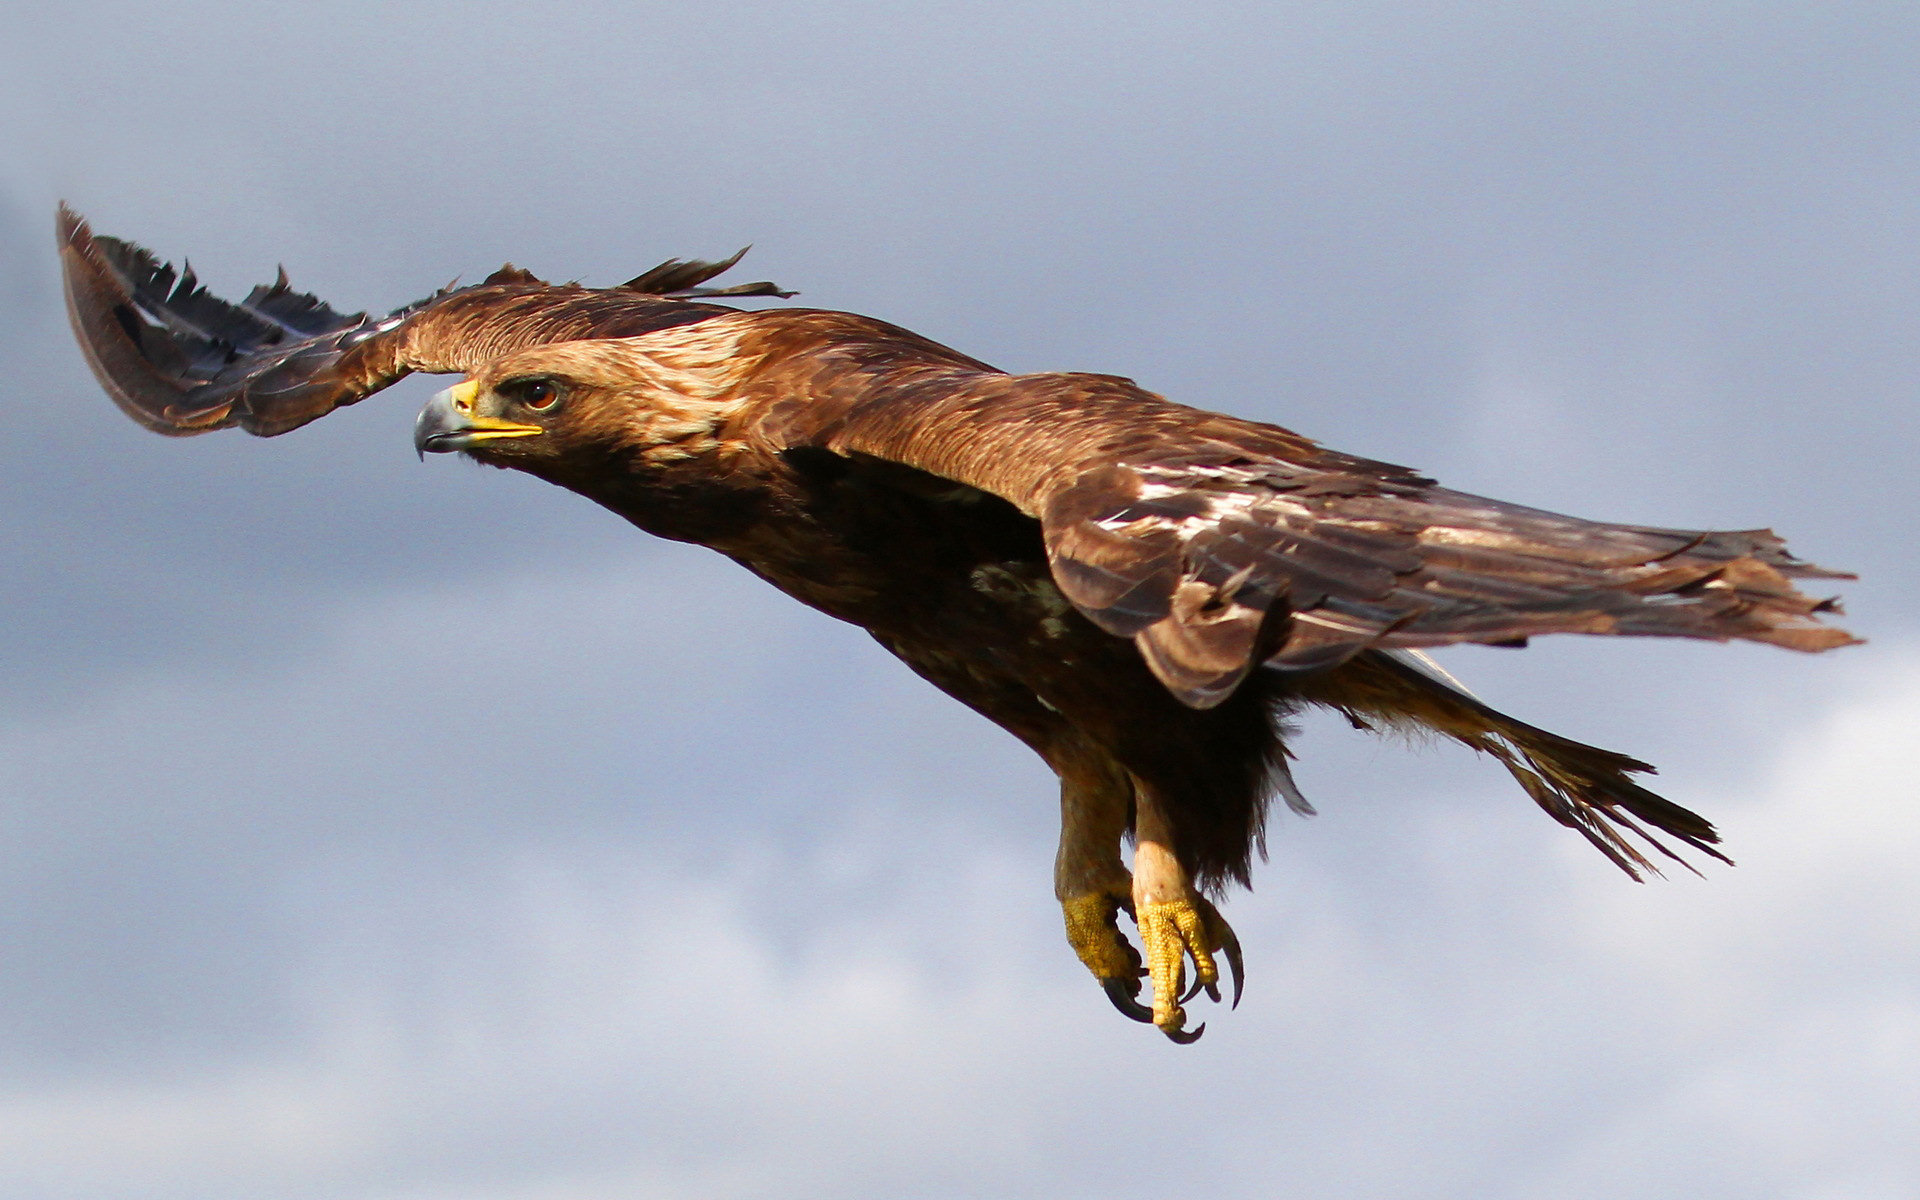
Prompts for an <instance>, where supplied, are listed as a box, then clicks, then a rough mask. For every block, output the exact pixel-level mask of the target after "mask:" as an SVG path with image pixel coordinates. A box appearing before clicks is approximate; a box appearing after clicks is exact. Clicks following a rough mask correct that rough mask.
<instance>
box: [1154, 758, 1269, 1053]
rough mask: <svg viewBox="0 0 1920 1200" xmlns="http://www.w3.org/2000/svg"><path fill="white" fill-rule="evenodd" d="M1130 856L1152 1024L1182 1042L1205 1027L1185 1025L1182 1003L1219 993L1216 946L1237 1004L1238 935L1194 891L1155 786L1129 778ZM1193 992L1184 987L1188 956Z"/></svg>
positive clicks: (1240, 964) (1239, 980) (1240, 962)
mask: <svg viewBox="0 0 1920 1200" xmlns="http://www.w3.org/2000/svg"><path fill="white" fill-rule="evenodd" d="M1134 795H1135V814H1134V830H1135V839H1136V844H1135V848H1134V855H1133V909H1134V923H1135V924H1136V925H1137V926H1138V927H1139V930H1140V944H1141V947H1142V949H1143V950H1144V952H1145V958H1146V965H1147V977H1148V979H1150V980H1151V981H1152V983H1153V1023H1154V1024H1155V1025H1156V1026H1158V1027H1159V1029H1160V1032H1162V1033H1164V1034H1166V1035H1167V1036H1168V1037H1169V1038H1172V1039H1173V1040H1174V1041H1176V1042H1180V1043H1182V1044H1185V1043H1188V1042H1192V1041H1194V1040H1195V1039H1197V1038H1198V1037H1199V1036H1200V1034H1201V1032H1202V1031H1203V1030H1205V1029H1206V1026H1205V1025H1204V1024H1203V1025H1199V1026H1196V1027H1195V1028H1193V1029H1191V1030H1189V1029H1188V1028H1187V1027H1186V1024H1187V1014H1186V1010H1185V1008H1184V1007H1182V1006H1183V1005H1184V1004H1185V1003H1186V1001H1187V1000H1190V999H1192V998H1193V996H1195V995H1197V994H1198V992H1199V991H1205V992H1206V993H1207V995H1208V997H1209V998H1211V999H1213V1000H1215V1001H1216V1002H1217V1001H1218V1000H1219V999H1220V967H1219V963H1218V962H1217V961H1216V959H1215V958H1214V955H1215V954H1216V953H1217V954H1219V955H1221V956H1222V957H1224V958H1225V959H1226V960H1227V966H1228V969H1229V970H1230V971H1231V972H1232V975H1233V1002H1234V1004H1235V1005H1238V1004H1239V1003H1240V994H1241V989H1242V980H1243V978H1244V963H1243V960H1242V958H1241V954H1240V939H1239V938H1238V937H1236V936H1234V932H1233V929H1232V927H1231V926H1229V925H1228V924H1227V922H1226V920H1225V919H1224V918H1223V917H1221V915H1220V910H1219V909H1217V908H1215V907H1214V906H1213V904H1212V903H1211V902H1210V901H1208V900H1207V898H1206V897H1204V896H1202V895H1200V893H1199V892H1197V891H1195V890H1194V887H1193V882H1192V879H1191V877H1190V876H1189V874H1188V872H1187V869H1186V868H1185V867H1184V866H1183V865H1182V864H1181V862H1180V860H1179V857H1178V856H1177V855H1176V854H1175V853H1174V850H1173V837H1172V827H1171V823H1170V821H1169V820H1168V816H1167V814H1166V812H1165V811H1164V810H1163V808H1162V806H1161V804H1160V803H1159V801H1158V798H1157V797H1156V796H1155V795H1154V793H1153V790H1152V789H1151V788H1149V787H1148V786H1146V785H1145V784H1144V783H1142V782H1141V781H1139V780H1135V792H1134ZM1189 960H1190V961H1191V962H1192V963H1193V974H1194V987H1195V989H1196V990H1195V991H1193V992H1188V991H1187V990H1186V970H1187V963H1188V961H1189Z"/></svg>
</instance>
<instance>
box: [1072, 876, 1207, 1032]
mask: <svg viewBox="0 0 1920 1200" xmlns="http://www.w3.org/2000/svg"><path fill="white" fill-rule="evenodd" d="M1060 907H1061V910H1062V911H1063V912H1064V913H1065V915H1066V919H1067V941H1068V942H1070V943H1072V945H1073V952H1074V953H1075V954H1078V955H1079V956H1080V961H1081V962H1083V963H1085V964H1087V969H1088V970H1089V971H1092V972H1093V976H1094V978H1095V979H1098V980H1099V981H1100V986H1101V987H1102V988H1103V989H1105V991H1106V993H1107V999H1108V1000H1111V1001H1112V1002H1113V1006H1114V1007H1115V1008H1117V1009H1119V1010H1120V1012H1121V1014H1122V1015H1124V1016H1127V1017H1131V1018H1132V1019H1134V1020H1136V1021H1139V1022H1142V1023H1143V1024H1151V1025H1154V1026H1157V1027H1158V1028H1159V1029H1160V1031H1161V1032H1162V1033H1164V1034H1166V1035H1167V1036H1168V1037H1170V1038H1172V1039H1173V1040H1174V1041H1176V1042H1180V1043H1183V1044H1184V1043H1187V1042H1192V1041H1194V1040H1195V1039H1197V1038H1198V1037H1199V1036H1200V1034H1201V1032H1202V1031H1203V1030H1205V1029H1206V1026H1205V1025H1201V1026H1199V1027H1197V1028H1195V1029H1192V1030H1189V1029H1187V1028H1186V1020H1187V1018H1186V1012H1185V1010H1184V1009H1182V1008H1181V1005H1183V1004H1185V1003H1186V1002H1187V1001H1189V1000H1191V999H1193V997H1194V996H1195V995H1197V994H1198V993H1199V992H1201V991H1203V990H1204V991H1205V992H1206V993H1207V995H1208V996H1209V997H1211V998H1212V999H1213V1000H1215V1001H1216V1002H1217V1001H1218V1000H1219V999H1220V968H1219V966H1218V965H1217V964H1216V963H1215V961H1214V957H1213V956H1214V954H1215V953H1216V952H1219V953H1223V954H1224V955H1225V957H1226V960H1227V967H1228V969H1229V971H1230V972H1231V973H1232V975H1233V1003H1234V1006H1235V1007H1238V1006H1239V1004H1240V991H1241V983H1242V979H1241V977H1242V975H1243V974H1244V970H1243V966H1242V962H1241V958H1240V939H1239V938H1237V937H1235V936H1234V935H1233V929H1232V927H1230V926H1229V925H1228V924H1227V922H1226V919H1225V918H1223V917H1222V916H1221V915H1220V912H1219V910H1218V909H1216V908H1214V906H1213V905H1212V903H1210V902H1209V901H1208V900H1207V899H1206V898H1205V897H1203V896H1198V895H1190V896H1188V897H1187V898H1185V899H1182V900H1173V901H1168V902H1166V903H1159V904H1146V905H1142V906H1140V908H1139V909H1138V911H1136V910H1135V906H1134V902H1133V900H1132V898H1131V897H1129V896H1125V895H1117V894H1114V893H1111V892H1087V893H1084V894H1082V895H1079V896H1074V897H1071V898H1069V899H1067V900H1063V901H1061V903H1060ZM1122 911H1124V912H1126V913H1127V915H1128V916H1131V917H1133V918H1134V923H1135V924H1136V925H1138V926H1139V929H1140V940H1141V942H1142V943H1143V944H1144V945H1145V946H1146V949H1147V958H1146V965H1145V966H1143V965H1142V963H1141V957H1140V952H1139V951H1137V950H1135V949H1134V948H1133V946H1132V945H1130V944H1129V943H1128V942H1127V939H1126V937H1125V936H1124V935H1122V934H1121V932H1120V926H1119V914H1120V913H1121V912H1122ZM1188 958H1192V959H1193V971H1194V984H1193V989H1192V990H1191V991H1186V992H1185V994H1184V995H1183V994H1182V992H1183V990H1184V985H1185V982H1186V960H1187V959H1188ZM1143 977H1145V978H1151V979H1152V981H1153V993H1154V996H1153V1007H1152V1008H1148V1007H1147V1006H1146V1005H1144V1004H1142V1003H1140V981H1141V979H1142V978H1143Z"/></svg>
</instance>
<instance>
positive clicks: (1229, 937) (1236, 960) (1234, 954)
mask: <svg viewBox="0 0 1920 1200" xmlns="http://www.w3.org/2000/svg"><path fill="white" fill-rule="evenodd" d="M1220 925H1221V929H1222V934H1221V937H1220V951H1221V953H1223V954H1225V955H1226V956H1227V973H1228V974H1229V975H1232V976H1233V1007H1235V1008H1239V1007H1240V993H1241V992H1242V991H1243V990H1244V989H1245V987H1246V982H1247V981H1246V963H1245V962H1244V961H1243V960H1242V959H1241V957H1240V939H1239V938H1237V937H1235V936H1233V930H1231V929H1228V928H1226V922H1224V921H1222V922H1221V923H1220ZM1213 998H1214V999H1215V1000H1218V999H1220V994H1219V993H1218V992H1215V993H1213Z"/></svg>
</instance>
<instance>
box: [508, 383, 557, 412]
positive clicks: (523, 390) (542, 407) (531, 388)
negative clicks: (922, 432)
mask: <svg viewBox="0 0 1920 1200" xmlns="http://www.w3.org/2000/svg"><path fill="white" fill-rule="evenodd" d="M500 390H501V391H503V392H505V393H506V394H507V395H508V396H509V397H511V398H512V400H513V402H514V403H515V404H518V405H519V406H520V407H522V408H526V409H531V410H532V411H534V412H551V411H553V408H554V406H555V405H557V404H559V403H560V385H559V384H557V383H555V382H554V381H553V380H551V379H516V380H514V381H513V382H511V383H508V384H506V385H505V386H503V387H502V388H501V389H500Z"/></svg>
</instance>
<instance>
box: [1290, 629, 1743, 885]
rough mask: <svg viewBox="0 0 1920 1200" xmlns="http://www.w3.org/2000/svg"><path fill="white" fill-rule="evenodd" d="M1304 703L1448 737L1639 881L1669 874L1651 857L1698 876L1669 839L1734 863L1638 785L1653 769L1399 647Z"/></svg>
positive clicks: (1342, 671) (1316, 690)
mask: <svg viewBox="0 0 1920 1200" xmlns="http://www.w3.org/2000/svg"><path fill="white" fill-rule="evenodd" d="M1297 686H1298V690H1299V692H1300V694H1301V695H1302V697H1303V698H1304V699H1306V700H1309V701H1311V702H1313V703H1317V704H1322V705H1326V706H1327V707H1330V708H1334V709H1337V710H1339V711H1340V712H1342V713H1344V714H1346V716H1347V717H1348V719H1350V720H1352V721H1353V722H1354V723H1355V724H1357V725H1360V726H1361V727H1363V728H1371V727H1373V726H1374V725H1375V724H1376V723H1380V724H1386V725H1389V726H1400V727H1403V728H1404V727H1412V728H1417V729H1424V730H1430V731H1432V732H1435V733H1441V734H1445V735H1446V736H1448V737H1450V738H1453V739H1454V740H1455V741H1458V742H1460V743H1462V744H1464V745H1467V746H1471V747H1472V748H1474V749H1475V750H1478V751H1481V752H1482V753H1484V754H1488V755H1491V756H1492V757H1493V758H1495V759H1496V760H1498V761H1499V762H1500V764H1501V765H1502V766H1504V767H1506V769H1507V770H1508V772H1509V773H1511V774H1512V775H1513V777H1514V779H1515V780H1517V781H1518V782H1519V784H1520V786H1521V787H1522V788H1523V789H1524V790H1525V791H1526V793H1527V795H1529V796H1531V797H1532V798H1533V801H1534V803H1536V804H1538V805H1539V806H1540V807H1541V808H1542V809H1544V810H1545V811H1546V813H1547V815H1548V816H1550V817H1552V818H1553V819H1554V820H1555V821H1558V822H1559V823H1560V824H1562V825H1565V826H1566V827H1568V828H1569V829H1572V830H1575V831H1576V832H1578V833H1579V834H1580V835H1581V836H1583V837H1585V838H1586V839H1587V841H1589V842H1590V843H1592V844H1593V846H1594V847H1595V848H1596V849H1598V850H1599V851H1600V852H1601V853H1602V854H1604V855H1606V856H1607V858H1608V859H1609V860H1611V861H1612V862H1613V863H1614V865H1616V866H1618V867H1619V868H1620V869H1621V870H1623V871H1625V872H1626V873H1627V874H1628V875H1629V876H1631V877H1633V878H1634V879H1641V878H1643V877H1644V876H1645V875H1648V874H1652V875H1659V874H1661V870H1660V865H1659V863H1658V862H1656V861H1655V859H1654V858H1650V857H1649V856H1648V851H1651V852H1652V853H1654V854H1656V855H1658V856H1660V857H1661V858H1664V859H1666V860H1668V861H1671V862H1674V863H1678V864H1679V865H1681V866H1683V867H1686V868H1687V869H1688V870H1689V871H1694V872H1695V874H1698V871H1697V870H1695V868H1694V867H1693V865H1692V864H1691V863H1689V862H1688V861H1687V860H1686V859H1685V858H1683V857H1681V855H1680V854H1679V853H1678V852H1677V851H1676V850H1675V849H1674V848H1673V847H1672V846H1670V845H1668V844H1667V842H1665V841H1663V840H1662V838H1663V836H1664V837H1665V838H1671V839H1673V840H1674V841H1677V842H1678V843H1680V844H1681V845H1682V846H1683V847H1686V848H1689V849H1692V850H1696V851H1698V852H1700V853H1702V854H1705V855H1707V856H1708V857H1710V858H1715V859H1719V860H1720V861H1721V862H1725V863H1731V862H1732V861H1733V860H1732V859H1730V858H1728V857H1727V856H1726V855H1725V854H1724V853H1722V852H1721V851H1720V850H1719V849H1718V848H1717V847H1718V844H1719V841H1720V835H1719V834H1718V833H1716V832H1715V831H1714V828H1713V825H1712V824H1711V823H1710V822H1708V821H1707V819H1706V818H1705V817H1702V816H1701V815H1700V814H1698V813H1696V812H1693V811H1691V810H1689V809H1686V808H1683V807H1681V806H1680V805H1678V804H1675V803H1674V802H1673V801H1671V800H1668V799H1666V798H1665V797H1663V796H1660V795H1657V794H1655V793H1654V792H1651V791H1649V790H1648V789H1646V788H1644V787H1641V786H1640V785H1639V784H1638V783H1636V782H1635V781H1634V780H1633V778H1632V776H1635V775H1648V774H1652V773H1653V771H1654V769H1653V767H1652V766H1651V765H1649V764H1647V763H1644V762H1641V761H1640V760H1639V759H1637V758H1632V757H1630V756H1628V755H1625V754H1619V753H1616V752H1615V751H1612V750H1603V749H1601V748H1599V747H1598V746H1589V745H1586V744H1585V743H1583V742H1576V741H1574V740H1572V739H1571V738H1564V737H1561V736H1560V735H1558V734H1555V733H1549V732H1547V731H1546V730H1544V729H1540V728H1537V727H1535V726H1532V725H1529V724H1527V723H1526V722H1524V721H1519V720H1516V719H1514V718H1513V717H1509V716H1507V715H1506V714H1505V713H1502V712H1500V711H1498V710H1496V709H1494V708H1491V707H1489V706H1488V705H1486V704H1485V703H1483V702H1481V701H1480V700H1479V699H1477V698H1476V697H1474V696H1473V695H1472V694H1470V693H1469V692H1467V690H1466V689H1465V688H1464V687H1463V686H1461V685H1460V684H1459V683H1458V682H1457V681H1455V680H1454V679H1453V678H1452V677H1451V676H1448V675H1446V674H1445V673H1444V672H1441V671H1438V670H1437V669H1435V668H1433V667H1432V666H1431V665H1428V664H1423V663H1421V662H1420V661H1418V660H1415V659H1414V658H1413V657H1412V656H1411V655H1410V654H1407V653H1405V652H1401V651H1379V650H1374V651H1366V652H1363V653H1362V654H1360V655H1357V656H1356V657H1355V658H1353V659H1352V660H1350V661H1349V662H1348V663H1347V664H1346V665H1344V666H1342V667H1340V668H1337V669H1335V670H1332V671H1327V672H1322V673H1320V674H1318V675H1315V676H1309V677H1306V678H1304V679H1300V680H1299V681H1298V684H1297Z"/></svg>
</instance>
